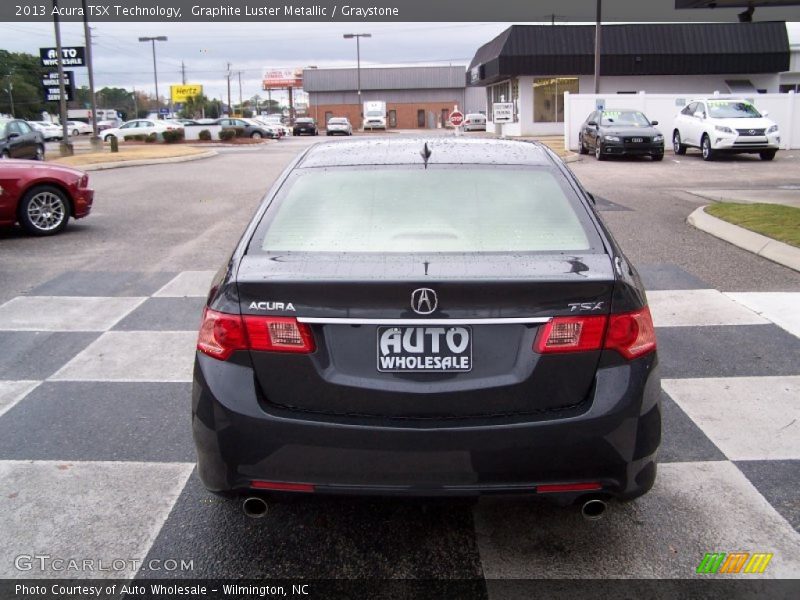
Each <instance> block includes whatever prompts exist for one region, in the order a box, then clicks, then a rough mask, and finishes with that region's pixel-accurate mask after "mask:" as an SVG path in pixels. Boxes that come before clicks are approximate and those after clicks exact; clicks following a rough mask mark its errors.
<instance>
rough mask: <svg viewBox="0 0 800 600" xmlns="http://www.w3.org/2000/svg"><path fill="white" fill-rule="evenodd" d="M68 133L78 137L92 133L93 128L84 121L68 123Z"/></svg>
mask: <svg viewBox="0 0 800 600" xmlns="http://www.w3.org/2000/svg"><path fill="white" fill-rule="evenodd" d="M67 131H69V134H70V135H71V136H74V137H77V136H79V135H83V134H89V133H92V126H91V125H89V124H88V123H84V122H83V121H67Z"/></svg>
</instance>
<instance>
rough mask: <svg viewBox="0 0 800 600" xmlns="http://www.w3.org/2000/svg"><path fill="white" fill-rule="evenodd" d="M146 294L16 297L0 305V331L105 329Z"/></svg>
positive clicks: (136, 306) (132, 307) (129, 311)
mask: <svg viewBox="0 0 800 600" xmlns="http://www.w3.org/2000/svg"><path fill="white" fill-rule="evenodd" d="M145 300H147V298H146V297H143V296H142V297H139V296H135V297H134V296H130V297H117V298H111V297H105V296H98V297H94V296H17V297H16V298H13V299H12V300H9V301H8V302H6V303H5V304H3V305H2V306H0V330H5V331H108V330H109V329H111V328H112V327H113V326H114V325H116V324H117V323H118V322H119V321H121V320H122V319H124V318H125V317H126V316H127V315H129V314H130V313H131V312H133V311H134V310H136V308H138V307H139V306H140V305H141V304H142V303H143V302H144V301H145Z"/></svg>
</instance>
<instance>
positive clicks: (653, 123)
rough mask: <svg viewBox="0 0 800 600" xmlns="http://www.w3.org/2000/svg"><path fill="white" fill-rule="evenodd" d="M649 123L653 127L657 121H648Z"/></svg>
mask: <svg viewBox="0 0 800 600" xmlns="http://www.w3.org/2000/svg"><path fill="white" fill-rule="evenodd" d="M650 125H652V126H653V127H655V126H656V125H658V121H650Z"/></svg>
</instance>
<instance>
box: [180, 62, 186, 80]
mask: <svg viewBox="0 0 800 600" xmlns="http://www.w3.org/2000/svg"><path fill="white" fill-rule="evenodd" d="M181 83H182V84H183V85H186V65H184V64H183V61H181Z"/></svg>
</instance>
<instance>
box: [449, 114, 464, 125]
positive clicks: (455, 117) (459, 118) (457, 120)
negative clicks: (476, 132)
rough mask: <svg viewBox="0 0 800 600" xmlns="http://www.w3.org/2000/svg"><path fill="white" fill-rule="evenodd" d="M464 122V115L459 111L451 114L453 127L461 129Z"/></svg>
mask: <svg viewBox="0 0 800 600" xmlns="http://www.w3.org/2000/svg"><path fill="white" fill-rule="evenodd" d="M463 122H464V115H463V114H462V113H460V112H459V111H457V110H455V111H453V112H451V113H450V125H452V126H453V127H460V126H461V124H462V123H463Z"/></svg>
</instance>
